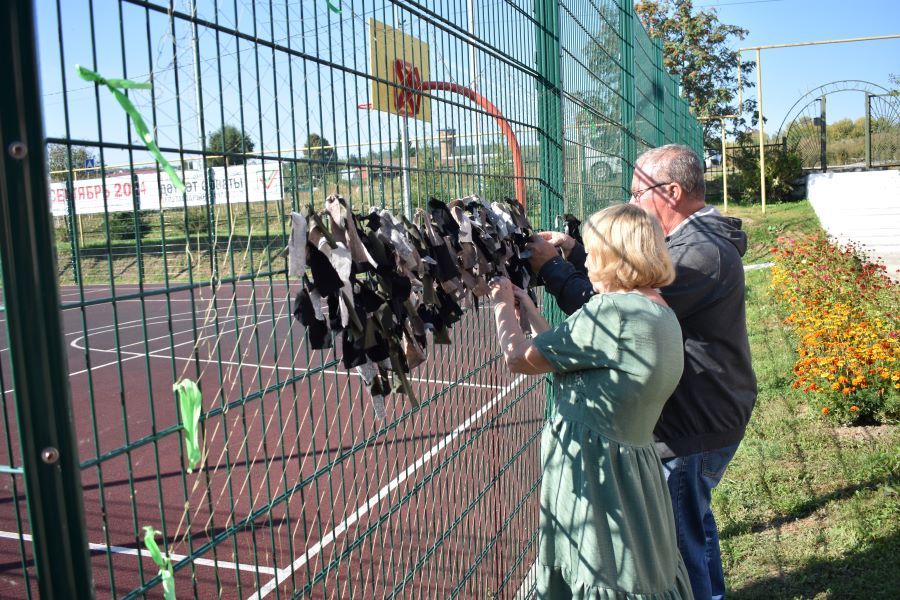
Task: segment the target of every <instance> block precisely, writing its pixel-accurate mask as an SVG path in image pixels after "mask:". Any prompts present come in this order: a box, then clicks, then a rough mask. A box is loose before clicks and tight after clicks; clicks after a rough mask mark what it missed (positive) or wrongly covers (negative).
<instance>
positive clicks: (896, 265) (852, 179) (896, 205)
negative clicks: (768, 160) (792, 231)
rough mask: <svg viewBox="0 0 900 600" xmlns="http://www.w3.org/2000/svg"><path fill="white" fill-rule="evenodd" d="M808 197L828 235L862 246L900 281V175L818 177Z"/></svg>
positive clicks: (811, 182) (811, 181) (894, 172)
mask: <svg viewBox="0 0 900 600" xmlns="http://www.w3.org/2000/svg"><path fill="white" fill-rule="evenodd" d="M807 195H808V197H809V202H810V204H811V205H812V207H813V210H815V211H816V215H817V216H818V217H819V221H820V222H821V223H822V227H823V228H824V229H825V231H827V232H828V233H829V234H830V235H832V236H834V237H835V238H836V239H837V240H838V241H839V242H841V243H846V242H848V241H854V242H856V243H858V244H862V245H863V249H864V250H865V251H866V253H867V254H869V256H870V257H872V258H873V259H875V260H878V261H879V262H881V263H884V265H885V266H886V267H887V271H888V274H889V275H891V276H892V277H893V278H894V279H897V280H900V171H897V170H892V171H868V172H852V173H815V174H813V175H810V176H809V180H808V182H807Z"/></svg>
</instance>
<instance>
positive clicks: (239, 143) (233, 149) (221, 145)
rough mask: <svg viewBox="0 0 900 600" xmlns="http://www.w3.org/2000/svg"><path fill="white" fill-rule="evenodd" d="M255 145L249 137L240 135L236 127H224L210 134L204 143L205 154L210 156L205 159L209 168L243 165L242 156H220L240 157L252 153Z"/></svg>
mask: <svg viewBox="0 0 900 600" xmlns="http://www.w3.org/2000/svg"><path fill="white" fill-rule="evenodd" d="M254 147H255V144H254V143H253V140H252V139H250V136H249V135H247V134H245V133H241V131H240V130H239V129H238V128H237V127H233V126H231V125H225V126H223V127H222V128H221V129H219V130H217V131H214V132H212V133H211V134H210V135H209V139H208V140H207V142H206V152H207V153H209V154H211V155H212V156H210V157H209V158H207V159H206V164H207V165H208V166H210V167H221V166H231V165H241V164H244V161H245V159H244V157H243V156H222V155H223V154H224V155H230V154H238V155H242V154H245V153H248V152H253V148H254Z"/></svg>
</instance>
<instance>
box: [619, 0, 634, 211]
mask: <svg viewBox="0 0 900 600" xmlns="http://www.w3.org/2000/svg"><path fill="white" fill-rule="evenodd" d="M636 19H637V15H635V13H634V7H633V6H632V4H631V0H619V54H620V57H621V61H622V62H621V64H622V72H621V74H620V76H619V83H620V88H621V95H620V97H621V99H622V103H621V106H622V110H621V116H622V121H621V123H622V200H623V201H624V202H628V200H629V197H630V196H631V176H632V172H633V171H634V161H635V159H636V158H637V147H636V143H635V140H634V135H635V134H634V127H635V125H634V22H635V20H636Z"/></svg>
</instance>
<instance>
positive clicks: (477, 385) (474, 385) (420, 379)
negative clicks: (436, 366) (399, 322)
mask: <svg viewBox="0 0 900 600" xmlns="http://www.w3.org/2000/svg"><path fill="white" fill-rule="evenodd" d="M319 372H320V373H328V374H329V375H347V376H351V375H357V373H348V372H347V371H337V370H334V369H325V370H323V371H319ZM407 379H409V380H410V381H418V382H420V383H437V384H440V385H453V384H456V385H461V386H465V387H470V388H484V389H488V390H492V389H494V388H495V387H497V386H495V385H485V384H483V383H464V382H462V381H444V380H443V379H425V378H424V377H407Z"/></svg>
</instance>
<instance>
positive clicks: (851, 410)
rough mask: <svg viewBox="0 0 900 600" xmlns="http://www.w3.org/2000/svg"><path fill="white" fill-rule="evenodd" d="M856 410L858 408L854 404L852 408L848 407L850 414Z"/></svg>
mask: <svg viewBox="0 0 900 600" xmlns="http://www.w3.org/2000/svg"><path fill="white" fill-rule="evenodd" d="M858 410H859V407H858V406H857V405H855V404H854V405H853V406H851V407H850V412H856V411H858Z"/></svg>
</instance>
